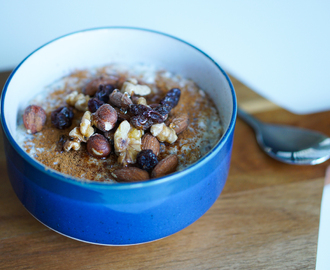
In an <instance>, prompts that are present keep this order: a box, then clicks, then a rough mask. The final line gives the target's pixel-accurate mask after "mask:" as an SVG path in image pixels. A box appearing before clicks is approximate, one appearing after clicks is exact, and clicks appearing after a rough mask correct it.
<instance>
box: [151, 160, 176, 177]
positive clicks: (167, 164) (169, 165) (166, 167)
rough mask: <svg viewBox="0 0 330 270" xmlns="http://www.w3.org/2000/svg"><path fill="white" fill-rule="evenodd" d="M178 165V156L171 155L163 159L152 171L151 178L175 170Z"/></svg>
mask: <svg viewBox="0 0 330 270" xmlns="http://www.w3.org/2000/svg"><path fill="white" fill-rule="evenodd" d="M177 166H178V157H177V156H176V155H169V156H167V157H166V158H164V159H162V160H161V161H160V162H159V163H158V164H157V165H156V167H155V168H154V169H153V170H152V172H151V178H158V177H161V176H165V175H167V174H170V173H173V172H175V169H176V167H177Z"/></svg>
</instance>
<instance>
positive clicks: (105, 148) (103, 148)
mask: <svg viewBox="0 0 330 270" xmlns="http://www.w3.org/2000/svg"><path fill="white" fill-rule="evenodd" d="M87 151H88V153H89V154H90V155H91V156H93V157H95V158H105V157H107V156H108V155H109V154H110V152H111V146H110V143H109V141H108V140H107V139H106V138H105V137H104V136H103V135H101V134H94V135H93V136H91V137H90V138H89V139H88V141H87Z"/></svg>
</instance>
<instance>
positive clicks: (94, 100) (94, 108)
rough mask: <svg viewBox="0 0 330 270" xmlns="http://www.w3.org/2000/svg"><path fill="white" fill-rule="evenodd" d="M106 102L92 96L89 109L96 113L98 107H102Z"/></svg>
mask: <svg viewBox="0 0 330 270" xmlns="http://www.w3.org/2000/svg"><path fill="white" fill-rule="evenodd" d="M103 104H104V102H103V101H101V100H99V99H97V98H91V99H90V100H88V110H89V111H90V112H91V113H95V112H96V111H97V109H98V108H100V107H101V106H102V105H103Z"/></svg>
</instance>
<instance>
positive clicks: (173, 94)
mask: <svg viewBox="0 0 330 270" xmlns="http://www.w3.org/2000/svg"><path fill="white" fill-rule="evenodd" d="M180 96H181V90H180V89H179V88H172V89H171V90H170V91H168V92H167V94H166V95H165V97H164V98H163V99H162V100H161V101H160V105H163V106H165V105H168V106H170V107H171V108H174V107H175V106H176V105H178V102H179V99H180Z"/></svg>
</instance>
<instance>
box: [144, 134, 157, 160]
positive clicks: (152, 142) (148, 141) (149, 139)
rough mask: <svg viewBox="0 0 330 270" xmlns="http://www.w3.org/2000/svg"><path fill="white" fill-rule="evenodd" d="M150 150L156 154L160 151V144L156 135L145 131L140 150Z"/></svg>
mask: <svg viewBox="0 0 330 270" xmlns="http://www.w3.org/2000/svg"><path fill="white" fill-rule="evenodd" d="M148 149H150V150H152V152H153V153H154V154H155V155H156V156H158V155H159V152H160V144H159V141H158V140H157V138H156V137H154V136H152V135H151V134H150V133H146V134H145V135H144V136H143V137H142V150H148Z"/></svg>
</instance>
